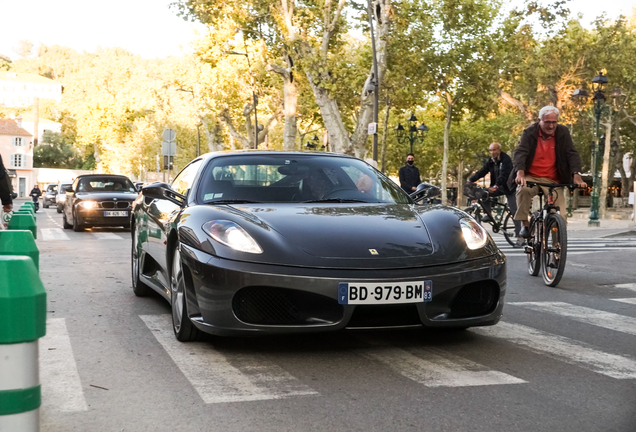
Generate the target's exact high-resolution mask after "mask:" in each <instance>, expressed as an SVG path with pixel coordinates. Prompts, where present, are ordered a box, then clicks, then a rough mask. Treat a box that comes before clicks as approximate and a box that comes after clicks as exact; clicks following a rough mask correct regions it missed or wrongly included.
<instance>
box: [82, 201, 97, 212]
mask: <svg viewBox="0 0 636 432" xmlns="http://www.w3.org/2000/svg"><path fill="white" fill-rule="evenodd" d="M78 205H79V206H80V207H83V208H85V209H86V210H90V209H92V208H95V207H97V203H96V202H95V201H82V202H80V203H79V204H78Z"/></svg>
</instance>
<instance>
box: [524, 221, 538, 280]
mask: <svg viewBox="0 0 636 432" xmlns="http://www.w3.org/2000/svg"><path fill="white" fill-rule="evenodd" d="M530 233H531V237H530V238H529V239H528V245H527V246H526V256H527V257H528V273H529V274H530V276H538V275H539V271H541V258H540V256H541V221H538V220H536V219H535V217H534V216H532V217H531V218H530Z"/></svg>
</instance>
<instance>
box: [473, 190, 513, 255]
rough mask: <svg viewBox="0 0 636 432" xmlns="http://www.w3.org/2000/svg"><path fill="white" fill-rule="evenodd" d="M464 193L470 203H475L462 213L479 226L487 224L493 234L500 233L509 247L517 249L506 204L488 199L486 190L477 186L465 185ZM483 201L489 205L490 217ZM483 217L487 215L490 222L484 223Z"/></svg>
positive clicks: (511, 217)
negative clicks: (471, 218)
mask: <svg viewBox="0 0 636 432" xmlns="http://www.w3.org/2000/svg"><path fill="white" fill-rule="evenodd" d="M464 193H465V194H466V196H467V197H468V198H469V199H470V200H471V201H476V202H474V203H472V204H471V205H470V206H469V207H467V208H465V209H464V211H465V212H466V213H468V214H469V215H471V216H472V217H473V218H474V219H475V220H476V221H477V222H478V223H480V224H482V222H486V223H489V224H490V225H491V226H492V232H493V233H495V234H499V233H501V234H502V235H503V236H504V238H505V239H506V241H507V242H508V243H509V244H510V245H511V246H514V247H518V245H517V237H516V236H515V221H514V218H513V216H514V215H513V214H512V213H511V212H510V207H508V204H507V203H501V202H499V200H497V198H494V197H490V196H489V194H488V191H487V190H485V189H482V188H480V187H479V186H477V185H467V187H466V188H464ZM485 201H488V202H489V203H490V208H491V209H492V210H491V212H490V213H491V214H490V215H488V212H487V211H486V207H484V202H485ZM483 215H488V216H489V217H490V220H488V221H484V220H483Z"/></svg>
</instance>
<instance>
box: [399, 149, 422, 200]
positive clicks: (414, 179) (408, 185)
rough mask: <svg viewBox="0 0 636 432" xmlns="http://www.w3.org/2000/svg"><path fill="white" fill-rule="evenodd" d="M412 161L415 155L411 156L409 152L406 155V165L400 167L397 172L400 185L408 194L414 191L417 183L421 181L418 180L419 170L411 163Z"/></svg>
mask: <svg viewBox="0 0 636 432" xmlns="http://www.w3.org/2000/svg"><path fill="white" fill-rule="evenodd" d="M414 162H415V156H413V153H409V154H408V155H407V156H406V165H404V166H403V167H402V168H400V171H399V172H398V176H399V177H400V187H401V188H402V189H403V190H404V191H405V192H406V193H408V194H411V193H413V192H415V190H416V189H417V185H419V184H420V183H422V181H421V180H420V170H418V169H417V168H416V167H415V166H414V165H413V163H414Z"/></svg>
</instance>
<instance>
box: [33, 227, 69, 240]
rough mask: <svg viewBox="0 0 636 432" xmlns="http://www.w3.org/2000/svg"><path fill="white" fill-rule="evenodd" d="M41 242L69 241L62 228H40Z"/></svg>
mask: <svg viewBox="0 0 636 432" xmlns="http://www.w3.org/2000/svg"><path fill="white" fill-rule="evenodd" d="M40 232H41V233H42V241H53V240H60V241H61V240H70V238H69V237H68V235H67V234H66V233H65V232H64V230H63V229H62V228H42V229H40Z"/></svg>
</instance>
